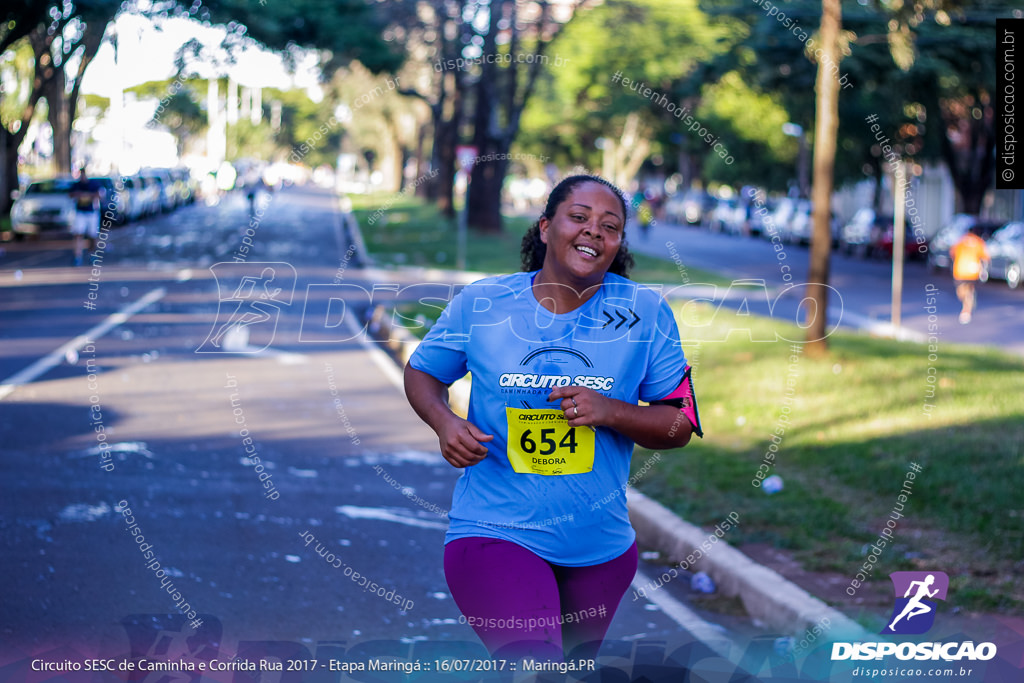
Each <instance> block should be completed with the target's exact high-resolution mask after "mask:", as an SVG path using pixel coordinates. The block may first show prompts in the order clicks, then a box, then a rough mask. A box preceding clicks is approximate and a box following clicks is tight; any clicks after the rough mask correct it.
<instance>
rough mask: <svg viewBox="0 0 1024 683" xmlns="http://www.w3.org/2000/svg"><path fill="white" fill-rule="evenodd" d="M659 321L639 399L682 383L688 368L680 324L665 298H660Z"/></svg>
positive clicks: (656, 396)
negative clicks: (681, 342) (681, 341)
mask: <svg viewBox="0 0 1024 683" xmlns="http://www.w3.org/2000/svg"><path fill="white" fill-rule="evenodd" d="M657 321H658V328H657V329H656V330H655V331H654V339H653V341H652V343H651V353H650V355H649V356H648V360H647V370H646V372H645V374H644V378H643V380H641V382H640V400H641V401H647V402H650V401H658V400H661V399H663V398H665V397H666V396H668V395H669V394H671V393H672V392H673V391H674V390H675V388H676V387H678V386H679V382H680V381H681V380H682V379H683V372H684V370H685V368H686V356H685V355H684V354H683V348H682V346H681V345H680V343H679V326H678V325H677V324H676V319H675V316H674V315H672V309H671V308H670V307H669V305H668V302H667V301H665V300H664V299H660V300H659V304H658V316H657Z"/></svg>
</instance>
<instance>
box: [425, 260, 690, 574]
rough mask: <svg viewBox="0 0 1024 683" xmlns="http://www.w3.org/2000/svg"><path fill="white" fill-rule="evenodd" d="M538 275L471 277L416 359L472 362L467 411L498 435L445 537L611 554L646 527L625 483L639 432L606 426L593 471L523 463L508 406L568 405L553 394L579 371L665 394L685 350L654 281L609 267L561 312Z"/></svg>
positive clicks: (457, 500) (449, 370) (563, 557)
mask: <svg viewBox="0 0 1024 683" xmlns="http://www.w3.org/2000/svg"><path fill="white" fill-rule="evenodd" d="M534 275H535V273H514V274H511V275H502V276H498V277H491V278H486V279H484V280H480V281H478V282H474V283H473V284H470V285H468V286H466V287H465V288H464V289H463V290H462V291H461V292H460V293H459V294H458V295H456V296H455V297H454V298H453V299H452V301H451V303H450V304H449V305H448V307H447V308H446V309H445V311H444V313H443V314H442V315H441V318H440V320H439V321H438V322H437V324H436V325H435V326H434V327H433V328H432V329H431V330H430V332H429V333H428V334H427V336H426V338H425V339H424V340H423V342H422V343H421V344H420V346H419V348H418V349H417V350H416V352H415V353H414V354H413V355H412V357H411V358H410V359H409V363H410V365H412V367H413V368H415V369H416V370H420V371H422V372H425V373H427V374H429V375H431V376H433V377H435V378H437V379H438V380H440V381H441V382H444V383H445V384H451V383H452V382H454V381H455V380H457V379H459V378H461V377H463V376H464V375H465V374H466V373H467V372H469V373H470V374H471V376H472V391H471V393H470V400H469V414H468V419H469V421H470V422H472V423H473V424H475V425H476V426H477V427H479V428H480V429H481V430H482V431H483V432H484V433H485V434H493V435H494V439H493V440H492V441H490V442H487V443H486V444H485V445H486V446H487V449H488V455H487V457H485V458H484V459H483V460H481V461H480V462H479V463H477V464H476V465H473V466H471V467H467V468H465V469H464V470H463V473H462V476H461V477H460V478H459V480H458V481H457V482H456V485H455V492H454V494H453V496H452V506H451V511H450V512H449V519H450V525H449V529H448V534H447V536H446V538H445V542H446V543H448V542H451V541H453V540H455V539H458V538H465V537H470V536H483V537H488V538H499V539H504V540H508V541H512V542H514V543H517V544H519V545H521V546H523V547H525V548H527V549H529V550H530V551H532V552H534V553H536V554H537V555H539V556H540V557H542V558H544V559H545V560H547V561H549V562H552V563H554V564H559V565H564V566H570V567H579V566H587V565H594V564H600V563H602V562H607V561H609V560H612V559H614V558H616V557H618V556H619V555H621V554H622V553H624V552H625V551H626V550H628V549H629V547H630V546H631V545H632V544H633V541H634V540H635V538H636V533H635V532H634V531H633V528H632V526H631V525H630V523H629V515H628V511H627V506H626V496H625V490H624V488H625V484H626V480H627V478H628V477H629V461H630V457H631V456H632V454H633V446H634V443H633V441H632V440H631V439H629V438H627V437H625V436H623V435H622V434H620V433H618V432H616V431H615V430H612V429H609V428H606V427H598V428H597V429H596V433H595V434H594V436H595V456H594V465H593V469H592V471H590V472H587V473H584V474H564V475H554V476H551V475H541V474H523V473H518V472H516V471H514V470H513V469H512V467H511V465H510V462H509V459H508V456H507V454H506V443H507V439H508V423H507V417H506V411H505V408H506V407H512V408H534V409H558V408H559V402H558V401H555V402H553V403H548V402H547V397H548V395H549V394H550V393H551V391H552V388H553V387H555V386H558V385H559V384H568V383H571V384H574V385H580V386H589V387H590V388H592V389H595V390H596V391H598V392H599V393H601V394H603V395H605V396H609V397H611V398H615V399H618V400H620V401H625V402H626V403H631V404H636V403H637V400H638V399H639V400H643V401H656V400H660V399H662V398H665V397H666V396H668V395H669V394H671V393H672V392H673V390H675V389H676V388H677V387H678V386H679V383H680V381H681V380H682V378H683V373H684V368H685V367H686V359H685V358H684V356H683V351H682V348H681V347H680V343H679V330H678V327H677V326H676V321H675V318H674V317H673V315H672V311H671V309H670V308H669V306H668V304H667V303H666V302H665V300H664V299H662V298H661V296H660V295H659V294H658V293H657V292H655V291H654V290H651V289H649V288H646V287H643V286H641V285H637V284H636V283H634V282H632V281H630V280H627V279H626V278H623V277H619V276H617V275H612V274H607V275H606V276H605V279H604V284H603V285H602V286H600V287H599V288H598V291H597V293H596V294H595V295H594V296H592V297H591V298H590V300H589V301H587V302H586V303H585V304H583V305H582V306H580V307H579V308H577V309H576V310H574V311H572V312H570V313H565V314H560V315H556V314H553V313H551V312H550V311H548V310H547V309H546V308H544V307H543V306H541V305H540V303H539V302H538V301H537V299H536V297H535V296H534V292H533V288H532V279H533V277H534ZM577 429H588V428H587V427H579V428H577ZM616 492H617V493H616Z"/></svg>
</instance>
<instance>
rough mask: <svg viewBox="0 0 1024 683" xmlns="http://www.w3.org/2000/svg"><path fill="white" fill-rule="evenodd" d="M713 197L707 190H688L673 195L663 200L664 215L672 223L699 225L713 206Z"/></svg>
mask: <svg viewBox="0 0 1024 683" xmlns="http://www.w3.org/2000/svg"><path fill="white" fill-rule="evenodd" d="M715 204H716V202H715V198H714V197H712V196H711V195H709V194H708V193H707V192H701V191H700V190H690V191H689V192H683V193H681V194H676V195H673V196H672V197H670V198H669V199H668V201H666V202H665V217H666V218H667V219H668V220H669V221H671V222H673V223H683V222H686V223H689V224H690V225H699V224H700V223H702V222H703V221H704V219H705V216H706V214H708V213H710V212H711V211H713V210H714V208H715Z"/></svg>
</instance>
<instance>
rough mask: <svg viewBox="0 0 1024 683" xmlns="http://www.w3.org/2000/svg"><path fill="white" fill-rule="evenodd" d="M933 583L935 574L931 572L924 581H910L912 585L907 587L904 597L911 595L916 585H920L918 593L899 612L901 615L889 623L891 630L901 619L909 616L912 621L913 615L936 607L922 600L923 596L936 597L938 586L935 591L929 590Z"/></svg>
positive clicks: (925, 612) (924, 612)
mask: <svg viewBox="0 0 1024 683" xmlns="http://www.w3.org/2000/svg"><path fill="white" fill-rule="evenodd" d="M933 583H935V575H934V574H929V575H928V576H926V577H925V579H924V581H911V582H910V585H909V586H908V587H907V592H906V593H904V594H903V597H904V598H906V597H910V593H911V591H913V590H914V586H917V587H918V588H917V593H916V594H915V595H914V597H912V598H910V601H909V602H908V603H907V604H906V606H904V608H903V611H902V612H900V613H899V616H897V617H896V618H895V619H893V620H892V623H891V624H889V630H890V631H895V630H896V622H898V621H899V620H900V619H902V618H904V617H906V618H907V621H910V620H911V619H912V618H913V617H916V616H917V615H919V614H927V613H928V612H931V611H932V610H934V609H935V608H934V607H933V606H931V605H926V604H925V603H923V602H921V600H922V599H923V598H934V597H935V596H936V594H938V592H939V589H938V588H936V589H935V590H933V591H929V590H928V588H929V586H931V585H932V584H933Z"/></svg>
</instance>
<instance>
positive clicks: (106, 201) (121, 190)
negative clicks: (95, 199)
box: [90, 176, 128, 225]
mask: <svg viewBox="0 0 1024 683" xmlns="http://www.w3.org/2000/svg"><path fill="white" fill-rule="evenodd" d="M90 180H93V181H95V182H96V183H98V184H99V186H100V188H102V190H101V194H100V216H101V218H100V222H101V224H102V222H103V221H104V220H108V219H105V218H103V216H106V215H107V213H108V212H113V214H114V219H113V221H114V224H116V225H121V224H123V223H125V222H127V220H128V214H127V208H128V207H127V204H128V190H127V189H125V187H124V183H123V181H122V180H121V178H118V177H112V176H99V177H95V178H90Z"/></svg>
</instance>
